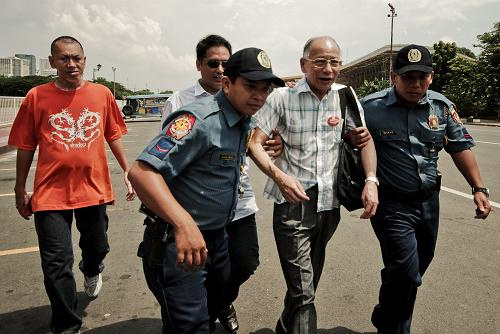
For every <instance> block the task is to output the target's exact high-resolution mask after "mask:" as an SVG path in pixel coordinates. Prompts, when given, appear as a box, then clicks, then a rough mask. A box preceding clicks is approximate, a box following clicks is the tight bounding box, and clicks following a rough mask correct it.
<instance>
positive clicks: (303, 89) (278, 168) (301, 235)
mask: <svg viewBox="0 0 500 334" xmlns="http://www.w3.org/2000/svg"><path fill="white" fill-rule="evenodd" d="M340 64H341V60H340V48H339V46H338V44H337V43H336V42H335V40H334V39H333V38H331V37H329V36H321V37H315V38H311V39H310V40H309V41H307V43H306V44H305V46H304V52H303V56H302V58H301V59H300V66H301V69H302V72H304V74H305V77H304V78H303V79H301V80H300V81H298V82H297V84H296V85H295V86H294V87H292V88H290V87H284V88H279V89H276V90H275V91H274V92H273V93H272V94H271V95H270V96H269V97H268V99H267V102H266V105H265V106H264V107H263V108H262V109H261V110H260V111H259V112H258V114H257V115H256V122H257V128H256V130H255V133H254V135H253V139H252V143H251V145H250V151H251V155H252V158H253V159H254V161H255V163H256V164H257V165H258V167H259V168H260V169H261V170H262V171H263V172H264V173H265V174H266V175H267V176H269V178H270V179H269V180H268V182H267V185H266V188H265V191H264V193H265V196H266V197H267V198H269V199H272V200H274V202H275V204H274V213H273V229H274V237H275V241H276V245H277V248H278V254H279V257H280V262H281V267H282V270H283V274H284V277H285V281H286V283H287V288H288V290H287V292H286V296H285V307H284V310H283V312H282V314H281V317H280V319H279V320H278V323H277V325H276V332H277V333H278V334H279V333H301V334H303V333H316V332H317V325H316V309H315V307H314V296H315V291H316V288H317V286H318V282H319V278H320V276H321V272H322V270H323V265H324V261H325V248H326V245H327V243H328V241H329V240H330V238H331V237H332V235H333V233H334V232H335V230H336V228H337V225H338V223H339V221H340V209H339V203H338V199H337V197H336V189H337V182H336V181H337V170H338V168H337V165H338V163H337V161H338V151H339V143H340V140H341V131H342V122H341V110H340V100H339V94H338V90H339V89H340V88H343V87H345V86H343V85H339V84H336V83H335V79H336V78H337V76H338V74H339V72H340ZM358 104H359V103H358ZM360 110H361V107H360ZM360 112H361V119H362V121H363V124H364V117H363V112H362V110H361V111H360ZM346 126H347V127H348V129H349V130H351V134H354V136H352V137H353V140H352V142H353V144H357V145H358V146H359V147H361V156H362V160H363V166H364V169H365V174H366V176H367V180H373V181H374V182H366V184H365V188H364V191H363V195H362V200H363V203H364V212H363V213H362V215H361V218H369V217H371V216H373V215H374V214H375V211H376V208H377V204H378V194H377V182H376V181H377V179H376V154H375V148H374V144H373V140H372V139H371V136H370V134H369V132H368V131H367V130H366V127H361V128H355V126H354V122H353V120H352V118H351V117H350V116H349V113H348V112H347V113H346ZM275 128H277V129H278V130H279V132H280V133H281V135H282V138H283V141H284V144H285V146H284V152H283V154H282V155H281V156H280V157H279V158H278V159H277V160H276V161H275V162H274V163H273V162H272V160H271V159H270V158H269V156H268V155H267V154H266V153H265V150H264V148H263V145H264V143H265V141H266V140H267V139H268V137H269V136H270V135H271V131H272V129H275Z"/></svg>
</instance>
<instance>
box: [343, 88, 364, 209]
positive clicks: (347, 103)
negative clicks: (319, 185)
mask: <svg viewBox="0 0 500 334" xmlns="http://www.w3.org/2000/svg"><path fill="white" fill-rule="evenodd" d="M339 98H340V110H341V113H342V120H343V123H342V139H341V141H340V147H339V165H338V166H339V169H338V175H337V198H338V199H339V202H340V205H342V206H343V207H344V208H346V209H347V210H348V211H353V210H357V209H360V208H362V207H363V203H362V201H361V194H362V192H363V188H364V186H365V172H364V169H363V164H362V162H361V154H360V151H359V149H357V148H355V147H353V146H351V144H349V143H348V142H346V141H345V140H344V136H345V131H346V117H345V115H346V109H347V108H349V111H350V112H351V116H352V118H353V120H354V124H355V125H356V127H359V126H363V123H362V122H361V115H360V114H359V108H358V104H357V102H356V98H355V96H354V94H353V92H352V90H351V88H350V87H345V88H342V89H340V90H339Z"/></svg>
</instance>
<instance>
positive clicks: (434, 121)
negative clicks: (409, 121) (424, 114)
mask: <svg viewBox="0 0 500 334" xmlns="http://www.w3.org/2000/svg"><path fill="white" fill-rule="evenodd" d="M427 123H428V124H429V127H430V128H431V129H432V130H437V129H439V118H438V117H437V116H436V115H429V119H428V120H427Z"/></svg>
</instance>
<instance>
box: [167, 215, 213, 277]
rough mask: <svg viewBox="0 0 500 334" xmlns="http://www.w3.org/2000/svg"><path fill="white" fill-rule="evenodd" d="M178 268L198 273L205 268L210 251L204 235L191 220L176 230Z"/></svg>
mask: <svg viewBox="0 0 500 334" xmlns="http://www.w3.org/2000/svg"><path fill="white" fill-rule="evenodd" d="M174 232H175V247H176V249H177V266H178V267H184V271H189V270H193V271H196V270H198V269H200V268H203V267H204V266H205V262H206V260H207V254H208V250H207V247H206V244H205V240H204V239H203V235H202V234H201V232H200V229H199V228H198V226H197V225H196V223H195V222H194V221H193V220H191V221H187V222H185V223H184V224H181V225H179V226H177V227H175V228H174Z"/></svg>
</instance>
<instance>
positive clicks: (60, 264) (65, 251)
mask: <svg viewBox="0 0 500 334" xmlns="http://www.w3.org/2000/svg"><path fill="white" fill-rule="evenodd" d="M73 213H74V215H75V220H76V227H77V229H78V231H79V232H80V243H79V246H80V248H81V250H82V261H81V262H80V265H79V267H80V270H81V271H82V272H83V274H84V275H85V276H95V275H97V274H99V273H100V272H102V270H103V269H104V265H103V263H102V261H103V260H104V258H105V257H106V254H107V253H108V252H109V244H108V236H107V230H108V216H107V214H106V205H105V204H103V205H96V206H91V207H86V208H80V209H74V210H58V211H38V212H35V227H36V233H37V235H38V245H39V247H40V258H41V260H42V271H43V276H44V284H45V290H46V291H47V295H48V297H49V300H50V305H51V308H52V321H51V329H52V332H54V333H59V332H63V331H71V330H74V331H77V330H78V329H79V328H80V326H81V325H82V319H81V318H80V316H78V315H77V314H76V313H75V311H76V283H75V279H74V276H73V261H74V259H73V246H72V241H71V224H72V220H73Z"/></svg>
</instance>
